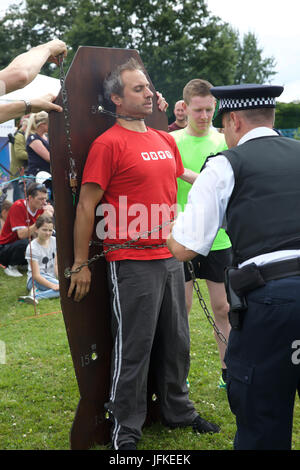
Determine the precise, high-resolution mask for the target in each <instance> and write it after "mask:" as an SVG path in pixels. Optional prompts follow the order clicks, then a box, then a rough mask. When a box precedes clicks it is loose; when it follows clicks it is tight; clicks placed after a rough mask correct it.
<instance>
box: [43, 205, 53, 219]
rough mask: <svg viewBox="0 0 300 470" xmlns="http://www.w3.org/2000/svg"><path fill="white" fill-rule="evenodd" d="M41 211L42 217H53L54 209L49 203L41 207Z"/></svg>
mask: <svg viewBox="0 0 300 470" xmlns="http://www.w3.org/2000/svg"><path fill="white" fill-rule="evenodd" d="M43 211H44V215H46V216H47V217H53V215H54V207H53V206H52V205H51V204H49V203H47V204H45V206H43Z"/></svg>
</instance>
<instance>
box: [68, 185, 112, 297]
mask: <svg viewBox="0 0 300 470" xmlns="http://www.w3.org/2000/svg"><path fill="white" fill-rule="evenodd" d="M103 193H104V191H103V190H102V189H101V188H100V186H99V185H97V184H94V183H87V184H84V185H83V186H82V187H81V191H80V197H79V202H78V205H77V210H76V219H75V225H74V263H73V266H72V271H73V270H74V269H76V268H78V267H79V266H81V265H82V263H85V262H87V260H88V256H89V242H90V240H91V237H92V233H93V229H94V219H95V208H96V205H97V204H98V203H99V202H100V201H101V199H102V196H103ZM90 284H91V272H90V270H89V268H88V267H87V266H85V267H83V268H81V270H80V271H79V272H78V273H76V274H72V276H71V283H70V288H69V291H68V297H71V295H72V293H73V291H74V292H75V294H74V300H75V301H76V302H79V301H80V300H81V299H82V298H83V297H85V296H86V295H87V294H88V292H89V290H90Z"/></svg>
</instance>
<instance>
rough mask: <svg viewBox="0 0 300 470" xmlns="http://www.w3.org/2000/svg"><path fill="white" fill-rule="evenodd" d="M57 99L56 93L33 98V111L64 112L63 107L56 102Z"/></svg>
mask: <svg viewBox="0 0 300 470" xmlns="http://www.w3.org/2000/svg"><path fill="white" fill-rule="evenodd" d="M55 99H56V96H55V95H52V93H48V94H47V95H44V96H41V97H40V98H34V99H33V100H31V109H32V112H33V113H38V112H39V111H47V112H49V111H58V112H59V113H60V112H62V110H63V109H62V107H61V106H59V105H57V104H54V103H53V101H54V100H55Z"/></svg>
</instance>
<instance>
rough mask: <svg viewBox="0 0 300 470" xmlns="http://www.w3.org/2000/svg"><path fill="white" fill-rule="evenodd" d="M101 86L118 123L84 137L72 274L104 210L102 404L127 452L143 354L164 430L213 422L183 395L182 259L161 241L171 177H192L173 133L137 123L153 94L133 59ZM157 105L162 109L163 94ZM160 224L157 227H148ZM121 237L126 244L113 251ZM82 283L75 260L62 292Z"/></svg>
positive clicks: (141, 417) (136, 418)
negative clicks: (107, 369)
mask: <svg viewBox="0 0 300 470" xmlns="http://www.w3.org/2000/svg"><path fill="white" fill-rule="evenodd" d="M105 93H106V96H107V97H110V98H111V100H112V101H113V103H114V104H115V105H116V112H117V113H118V114H117V123H116V124H115V125H114V126H113V127H112V128H111V129H109V130H107V131H106V132H105V133H104V134H102V135H101V136H100V137H98V138H97V139H96V140H95V141H94V142H93V144H92V146H91V148H90V151H89V154H88V158H87V162H86V165H85V168H84V172H83V177H82V187H81V192H80V198H79V202H78V206H77V213H76V221H75V227H74V253H75V259H74V264H73V267H72V271H73V270H74V269H75V268H77V267H80V266H81V265H82V263H84V262H86V261H87V259H88V256H89V241H90V239H91V237H92V233H93V229H94V222H95V211H96V217H98V216H102V215H104V219H101V220H99V222H98V223H97V225H96V233H97V235H98V237H99V238H100V239H102V240H103V242H104V250H105V251H106V250H109V249H111V251H109V252H107V254H106V259H107V261H108V272H109V274H108V282H109V287H110V293H111V306H112V333H113V342H114V348H113V353H112V375H111V392H110V399H109V402H108V403H107V404H106V407H107V410H108V411H109V413H110V416H111V418H112V420H113V426H112V443H113V447H114V449H119V450H130V449H132V450H135V449H136V445H137V442H138V440H139V439H140V437H141V430H142V426H143V424H144V421H145V418H146V410H147V379H148V371H149V363H150V355H151V353H152V360H153V361H154V364H155V366H156V367H155V372H154V373H155V379H156V385H157V395H158V399H159V404H160V410H161V414H162V420H163V422H164V423H165V424H166V425H168V426H170V427H177V426H192V427H193V429H194V430H195V431H198V432H218V431H219V428H218V426H216V425H214V424H212V423H209V422H207V421H205V420H204V419H203V418H201V417H200V416H199V415H198V413H197V411H196V410H195V408H194V405H193V403H192V402H191V401H190V400H189V396H188V387H187V384H186V379H187V375H188V370H189V328H188V319H187V314H186V310H185V293H184V277H183V265H182V263H179V262H177V261H176V259H175V258H174V257H172V255H171V253H170V252H169V250H168V249H167V247H166V238H167V235H168V230H167V225H168V227H169V225H170V220H172V218H173V216H174V213H175V212H176V194H177V181H176V179H177V177H183V178H184V179H185V180H187V181H190V182H191V183H192V182H193V181H194V179H195V178H196V174H195V173H193V172H191V171H189V170H188V171H187V170H185V169H184V168H183V165H182V162H181V157H180V154H179V151H178V148H177V146H176V144H175V140H174V139H173V137H172V136H170V135H169V134H168V133H166V132H163V131H157V130H154V129H151V128H148V127H147V126H146V125H145V122H144V118H145V117H146V116H147V115H149V114H151V113H152V96H153V93H152V92H151V90H150V88H149V82H148V80H147V78H146V76H145V74H144V72H143V70H142V69H141V67H140V65H139V64H138V63H137V62H136V61H134V60H132V59H131V60H129V61H128V62H127V63H126V64H123V65H121V66H119V67H117V69H116V70H115V71H113V72H112V74H111V75H110V76H109V77H108V79H107V80H106V82H105ZM160 105H161V107H163V106H164V101H163V100H161V101H160ZM100 201H101V202H102V204H101V205H100V206H98V204H99V202H100ZM159 225H162V228H161V229H160V230H156V228H157V227H158V226H159ZM149 232H151V233H149ZM139 237H140V238H139ZM137 239H138V240H137ZM130 240H131V241H133V242H132V243H131V245H132V246H130V247H129V246H128V245H126V247H123V248H121V249H117V250H112V248H113V246H114V245H118V244H119V243H121V244H122V243H126V242H128V241H130ZM137 248H138V249H137ZM90 282H91V272H90V270H89V268H88V267H87V266H85V267H82V268H81V269H80V271H79V272H78V273H76V274H75V273H74V274H72V276H71V283H70V288H69V292H68V295H69V296H71V295H72V294H73V293H74V300H75V301H80V300H81V299H82V298H83V297H84V296H85V295H87V293H88V291H89V289H90ZM154 338H155V340H154ZM153 344H155V347H154V348H153Z"/></svg>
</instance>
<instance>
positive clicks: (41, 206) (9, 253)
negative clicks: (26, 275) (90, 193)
mask: <svg viewBox="0 0 300 470" xmlns="http://www.w3.org/2000/svg"><path fill="white" fill-rule="evenodd" d="M44 213H47V214H49V215H50V216H52V215H53V207H52V206H51V205H50V204H47V188H46V187H45V186H44V185H41V184H38V183H31V184H30V185H29V187H28V189H27V199H19V200H17V201H16V202H14V204H13V205H12V206H11V208H10V209H9V211H8V214H7V218H6V221H5V224H4V226H3V229H2V231H1V235H0V263H1V264H3V265H4V266H6V268H5V269H4V272H5V274H7V275H8V276H13V277H19V276H22V274H21V273H20V272H19V271H18V269H17V266H18V265H26V264H27V261H26V259H25V251H26V247H27V245H28V242H29V238H30V237H31V236H32V234H33V232H34V231H35V229H36V226H35V221H36V219H37V218H38V217H39V216H40V215H41V214H44Z"/></svg>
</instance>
